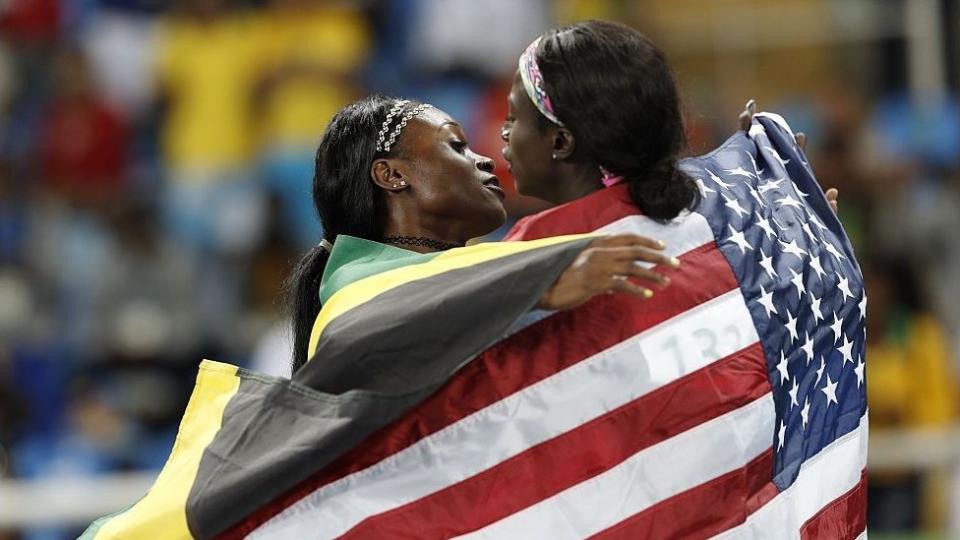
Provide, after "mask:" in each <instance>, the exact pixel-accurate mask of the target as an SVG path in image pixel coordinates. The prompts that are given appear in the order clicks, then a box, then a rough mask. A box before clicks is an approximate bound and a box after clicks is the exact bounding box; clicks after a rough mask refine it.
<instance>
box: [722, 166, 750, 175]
mask: <svg viewBox="0 0 960 540" xmlns="http://www.w3.org/2000/svg"><path fill="white" fill-rule="evenodd" d="M723 172H725V173H727V174H732V175H735V176H745V177H747V178H756V177H757V175H755V174H753V173H752V172H750V171H748V170H746V169H744V168H743V167H737V168H736V169H724V171H723Z"/></svg>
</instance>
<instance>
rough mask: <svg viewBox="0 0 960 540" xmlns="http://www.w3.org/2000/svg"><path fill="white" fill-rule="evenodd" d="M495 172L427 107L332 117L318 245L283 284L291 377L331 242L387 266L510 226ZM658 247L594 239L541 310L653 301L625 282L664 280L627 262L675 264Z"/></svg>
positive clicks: (319, 193)
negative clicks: (363, 246)
mask: <svg viewBox="0 0 960 540" xmlns="http://www.w3.org/2000/svg"><path fill="white" fill-rule="evenodd" d="M493 168H494V164H493V161H492V160H491V159H490V158H488V157H485V156H481V155H478V154H476V153H474V152H473V151H472V150H470V148H469V146H468V145H467V141H466V137H465V135H464V133H463V130H462V128H461V127H460V125H459V124H458V123H457V122H456V121H455V120H453V119H452V118H451V117H450V116H449V115H447V114H446V113H444V112H443V111H441V110H439V109H436V108H434V107H431V106H429V105H427V104H422V103H416V102H412V101H407V100H396V99H390V98H385V97H382V96H373V97H369V98H366V99H363V100H361V101H358V102H356V103H354V104H351V105H349V106H347V107H345V108H344V109H343V110H341V111H340V112H339V113H337V114H336V115H335V116H334V118H333V120H332V121H331V123H330V125H329V126H328V127H327V130H326V132H325V133H324V135H323V138H322V140H321V142H320V146H319V149H318V150H317V158H316V169H315V174H314V179H313V201H314V205H315V207H316V209H317V212H318V213H319V215H320V220H321V223H322V225H323V230H324V238H323V240H322V241H321V242H320V243H319V245H317V246H316V247H315V248H313V249H312V250H311V251H310V252H309V253H307V254H306V256H305V257H304V258H303V259H302V260H301V261H300V263H299V265H298V266H297V268H296V269H295V271H294V273H293V274H292V275H291V277H290V279H289V280H288V284H287V286H288V289H289V290H290V295H291V299H292V304H293V306H292V307H293V329H294V351H295V352H294V370H295V371H296V370H297V369H299V368H300V367H301V366H303V364H304V363H305V362H306V361H307V348H308V343H309V338H310V332H311V329H312V326H313V324H314V320H315V318H316V317H317V314H318V313H319V312H320V309H321V299H320V289H321V285H322V282H323V279H324V269H325V267H326V265H327V261H328V259H329V257H330V254H331V251H332V250H333V248H334V245H335V244H337V238H338V237H342V236H350V237H354V238H353V239H345V240H344V241H345V242H357V240H356V239H363V240H366V241H375V242H378V243H381V244H383V247H382V249H379V254H380V255H378V256H379V257H384V258H390V257H396V256H403V254H404V253H409V252H410V251H416V252H421V253H426V252H432V251H441V250H447V249H451V248H455V247H461V246H463V245H464V244H465V243H466V241H467V240H469V239H471V238H476V237H480V236H483V235H485V234H488V233H490V232H491V231H493V230H495V229H496V228H498V227H499V226H501V225H502V224H503V222H504V220H505V218H506V213H505V211H504V207H503V204H502V199H503V191H502V190H501V189H500V187H499V182H498V180H497V177H496V176H495V175H494V174H493ZM341 243H342V242H341ZM661 249H662V245H661V244H660V243H658V242H657V241H654V240H651V239H647V238H644V237H640V236H634V235H623V236H618V237H610V238H605V239H602V240H597V241H594V243H593V244H591V248H590V249H587V250H585V251H584V252H583V253H581V254H580V256H579V258H578V259H577V260H576V261H574V263H573V264H572V265H571V266H570V267H569V268H568V270H567V271H565V272H564V273H563V274H562V275H561V276H560V278H559V279H558V280H557V281H556V283H555V284H554V285H553V286H552V287H551V288H550V289H548V290H547V292H546V294H545V295H544V296H543V298H542V299H541V302H540V305H541V307H545V308H549V309H564V308H568V307H573V306H575V305H578V304H580V303H582V302H584V301H586V300H587V299H589V298H590V297H592V296H593V295H596V294H598V293H602V292H613V291H618V292H626V293H630V294H634V295H640V296H649V295H651V294H652V292H651V291H650V290H649V289H646V288H643V287H639V286H637V285H635V284H633V283H631V282H630V281H627V280H626V279H624V278H625V277H627V276H631V277H639V278H644V279H646V280H648V281H652V282H653V283H654V284H658V285H663V284H664V282H665V280H664V279H663V278H662V276H660V274H658V273H655V272H652V271H650V270H647V269H644V268H641V267H639V266H636V265H634V264H633V263H634V262H635V261H648V262H653V263H667V264H671V263H672V262H675V261H671V260H670V259H669V258H667V257H666V256H664V255H662V254H661V253H659V250H661ZM408 250H409V251H408ZM344 252H346V246H345V249H344ZM373 262H376V261H373Z"/></svg>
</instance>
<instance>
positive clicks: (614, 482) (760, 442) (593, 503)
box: [458, 393, 776, 540]
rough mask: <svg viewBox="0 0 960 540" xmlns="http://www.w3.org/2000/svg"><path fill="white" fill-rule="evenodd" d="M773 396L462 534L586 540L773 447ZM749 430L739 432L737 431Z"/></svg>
mask: <svg viewBox="0 0 960 540" xmlns="http://www.w3.org/2000/svg"><path fill="white" fill-rule="evenodd" d="M775 417H776V412H775V410H774V404H773V394H771V393H767V394H765V395H764V396H762V397H760V398H758V399H756V400H754V401H753V402H752V403H749V404H747V405H744V406H743V407H740V408H739V409H736V410H733V411H730V412H728V413H727V414H724V415H723V416H718V417H717V418H714V419H712V420H709V421H707V422H704V423H702V424H700V425H698V426H696V427H694V428H691V429H689V430H687V431H685V432H683V433H681V434H679V435H676V436H675V437H672V438H670V439H667V440H666V441H663V442H661V443H659V444H656V445H654V446H651V447H649V448H646V449H644V450H642V451H640V452H638V453H636V454H634V455H633V456H631V457H630V458H629V459H628V460H626V461H624V462H623V463H621V464H619V465H617V466H616V467H614V468H612V469H610V470H608V471H606V472H604V473H602V474H600V475H597V476H595V477H593V478H591V479H589V480H587V481H584V482H581V483H580V484H577V485H576V486H573V487H571V488H570V489H567V490H566V491H563V492H561V493H559V494H557V495H555V496H553V497H551V498H549V499H546V500H543V501H541V502H539V503H537V504H535V505H533V506H530V507H528V508H526V509H524V510H522V511H520V512H517V513H516V514H513V515H511V516H509V517H506V518H504V519H502V520H500V521H498V522H496V523H493V524H492V525H489V526H487V527H485V528H483V529H480V530H479V531H475V532H474V533H471V534H468V535H464V536H460V537H458V538H471V539H472V538H491V539H494V538H496V539H499V538H533V537H537V538H550V539H552V540H560V539H565V538H570V539H574V538H586V537H588V536H591V535H594V534H596V533H598V532H600V531H603V530H605V529H607V528H609V527H611V526H613V525H616V524H617V523H620V522H621V521H623V520H624V519H627V518H629V517H630V516H632V515H634V514H636V513H638V512H641V511H643V510H645V509H647V508H650V507H651V506H653V505H655V504H657V503H658V502H660V501H663V500H665V499H667V498H669V497H672V496H674V495H676V494H678V493H681V492H684V491H686V490H688V489H692V488H695V487H697V486H699V485H700V484H703V483H704V482H707V481H709V480H711V479H713V478H716V477H718V476H720V475H722V474H725V473H727V472H729V471H732V470H735V469H739V468H741V467H743V466H745V465H746V464H747V463H749V462H750V461H751V460H753V459H754V458H756V457H757V456H758V455H760V454H761V453H763V452H766V451H767V450H769V449H770V441H771V440H773V431H774V418H775ZM737 433H740V434H744V435H743V436H741V437H737V436H736V435H735V434H737Z"/></svg>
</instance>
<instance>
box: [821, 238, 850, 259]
mask: <svg viewBox="0 0 960 540" xmlns="http://www.w3.org/2000/svg"><path fill="white" fill-rule="evenodd" d="M823 247H824V249H826V250H827V251H829V252H830V254H831V255H833V256H834V258H836V259H837V262H843V260H844V259H846V257H844V256H843V254H841V253H840V252H839V251H837V248H836V247H835V246H834V245H833V244H831V243H830V242H824V243H823Z"/></svg>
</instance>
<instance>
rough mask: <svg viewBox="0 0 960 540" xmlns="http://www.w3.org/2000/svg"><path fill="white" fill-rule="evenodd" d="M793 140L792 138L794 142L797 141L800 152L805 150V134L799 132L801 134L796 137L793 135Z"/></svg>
mask: <svg viewBox="0 0 960 540" xmlns="http://www.w3.org/2000/svg"><path fill="white" fill-rule="evenodd" d="M793 138H794V140H796V141H797V146H799V147H800V149H801V150H806V149H807V134H806V133H804V132H802V131H801V132H799V133H797V134H796V135H794V136H793Z"/></svg>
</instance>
